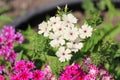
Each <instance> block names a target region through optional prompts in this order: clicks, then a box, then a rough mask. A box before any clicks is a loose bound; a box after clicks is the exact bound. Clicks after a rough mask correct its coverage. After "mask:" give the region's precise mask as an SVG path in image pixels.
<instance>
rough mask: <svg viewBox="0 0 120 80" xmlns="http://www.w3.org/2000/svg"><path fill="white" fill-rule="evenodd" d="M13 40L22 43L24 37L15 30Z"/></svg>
mask: <svg viewBox="0 0 120 80" xmlns="http://www.w3.org/2000/svg"><path fill="white" fill-rule="evenodd" d="M15 41H16V42H18V43H20V44H21V43H22V42H23V41H24V37H23V36H22V34H21V33H19V32H17V33H16V35H15Z"/></svg>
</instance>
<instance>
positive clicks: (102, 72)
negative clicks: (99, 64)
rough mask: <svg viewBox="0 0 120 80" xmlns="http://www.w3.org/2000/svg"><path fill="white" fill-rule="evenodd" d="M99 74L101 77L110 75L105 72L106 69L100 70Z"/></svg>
mask: <svg viewBox="0 0 120 80" xmlns="http://www.w3.org/2000/svg"><path fill="white" fill-rule="evenodd" d="M99 74H100V75H105V74H108V72H107V71H106V70H104V69H100V70H99Z"/></svg>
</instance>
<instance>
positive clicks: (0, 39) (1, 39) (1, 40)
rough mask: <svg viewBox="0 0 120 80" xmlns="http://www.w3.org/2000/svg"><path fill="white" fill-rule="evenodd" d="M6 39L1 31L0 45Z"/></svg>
mask: <svg viewBox="0 0 120 80" xmlns="http://www.w3.org/2000/svg"><path fill="white" fill-rule="evenodd" d="M4 41H5V39H4V36H3V34H2V33H1V32H0V45H1V44H3V43H4Z"/></svg>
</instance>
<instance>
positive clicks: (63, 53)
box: [56, 47, 72, 62]
mask: <svg viewBox="0 0 120 80" xmlns="http://www.w3.org/2000/svg"><path fill="white" fill-rule="evenodd" d="M70 52H71V51H70V50H69V49H65V47H60V48H59V50H58V51H57V52H56V55H57V57H59V60H60V61H61V62H65V60H67V61H68V60H70V59H71V57H72V55H71V54H70Z"/></svg>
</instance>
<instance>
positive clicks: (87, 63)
mask: <svg viewBox="0 0 120 80" xmlns="http://www.w3.org/2000/svg"><path fill="white" fill-rule="evenodd" d="M83 64H84V65H90V64H91V58H90V56H87V57H86V59H84V60H83Z"/></svg>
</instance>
